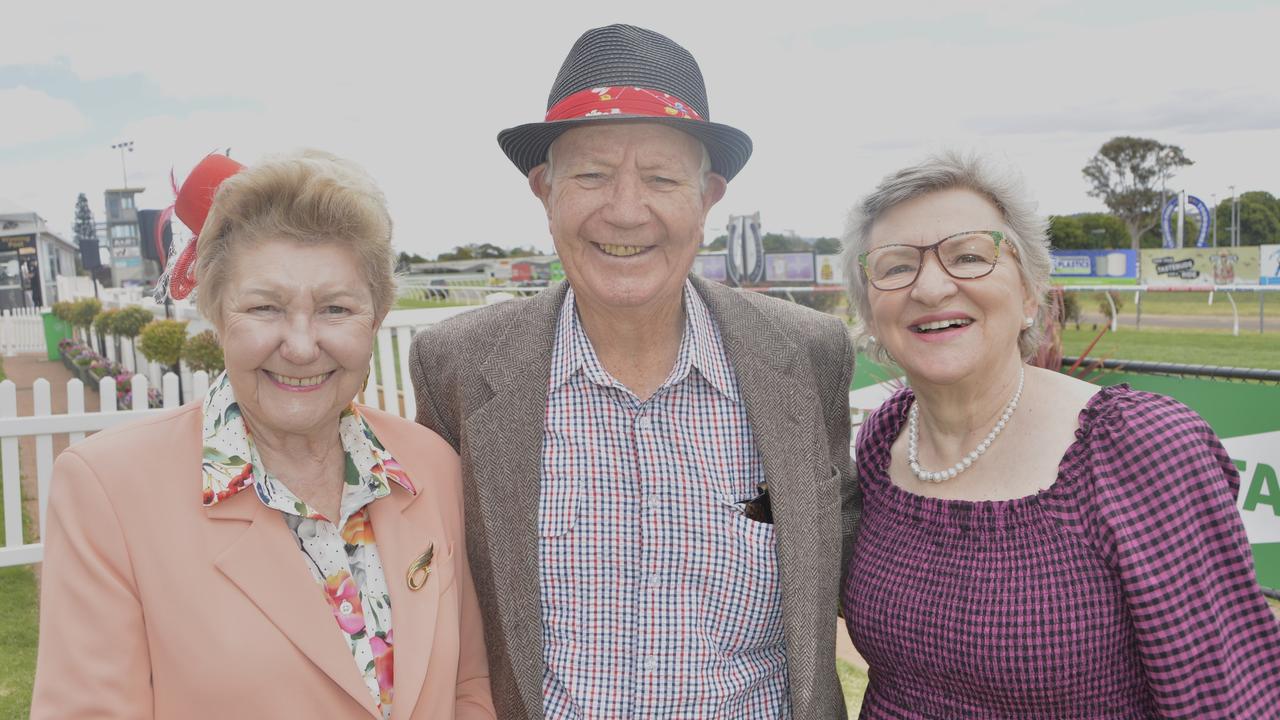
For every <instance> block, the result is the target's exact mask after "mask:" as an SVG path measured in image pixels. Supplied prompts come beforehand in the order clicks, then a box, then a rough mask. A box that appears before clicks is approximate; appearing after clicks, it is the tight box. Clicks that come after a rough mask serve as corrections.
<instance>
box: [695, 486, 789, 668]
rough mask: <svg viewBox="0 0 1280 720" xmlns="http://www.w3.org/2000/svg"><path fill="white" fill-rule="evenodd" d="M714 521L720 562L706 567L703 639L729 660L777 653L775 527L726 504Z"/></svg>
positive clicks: (778, 606)
mask: <svg viewBox="0 0 1280 720" xmlns="http://www.w3.org/2000/svg"><path fill="white" fill-rule="evenodd" d="M716 520H717V522H716V523H715V525H716V527H718V528H719V529H720V532H721V533H722V534H723V538H722V540H721V543H720V544H721V549H720V552H719V553H717V554H718V555H719V556H720V559H719V561H718V562H713V563H711V564H710V565H709V566H708V567H707V574H706V576H705V578H704V583H703V596H702V598H701V600H702V607H704V608H706V612H705V613H704V614H703V616H702V620H703V627H704V630H705V632H706V634H707V636H708V637H709V638H710V639H711V640H712V642H713V643H714V644H715V646H716V647H717V649H718V650H719V651H720V652H721V653H722V654H723V655H725V656H729V657H733V656H739V655H744V654H750V653H753V652H758V651H760V650H764V649H768V648H773V647H780V645H781V643H782V641H783V637H784V632H783V625H782V593H781V588H780V585H779V582H778V552H777V543H778V540H777V535H776V533H775V529H774V526H773V525H772V524H771V523H764V522H759V521H756V520H752V519H751V518H748V517H747V516H745V515H743V514H742V513H741V512H739V511H737V510H736V509H734V508H733V507H732V506H731V505H729V504H727V503H726V504H725V506H724V507H723V510H722V513H717V514H716Z"/></svg>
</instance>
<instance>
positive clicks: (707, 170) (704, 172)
mask: <svg viewBox="0 0 1280 720" xmlns="http://www.w3.org/2000/svg"><path fill="white" fill-rule="evenodd" d="M694 139H695V140H697V138H694ZM554 145H555V143H552V144H551V145H548V146H547V160H546V166H547V170H546V172H545V173H544V174H543V177H545V178H546V179H547V185H548V186H550V185H551V178H552V176H553V174H552V170H553V169H554V167H555V166H554V164H553V161H552V159H551V148H552V146H554ZM698 147H699V148H700V149H701V150H702V162H701V164H700V165H699V166H698V178H699V181H700V182H699V185H698V189H699V190H702V191H704V192H705V191H706V189H707V178H708V177H710V175H711V153H709V152H707V146H706V144H705V143H703V142H702V141H701V140H698Z"/></svg>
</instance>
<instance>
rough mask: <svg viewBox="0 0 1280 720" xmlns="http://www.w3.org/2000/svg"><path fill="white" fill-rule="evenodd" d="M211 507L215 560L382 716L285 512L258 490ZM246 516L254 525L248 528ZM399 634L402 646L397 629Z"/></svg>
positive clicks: (326, 669) (312, 655)
mask: <svg viewBox="0 0 1280 720" xmlns="http://www.w3.org/2000/svg"><path fill="white" fill-rule="evenodd" d="M193 501H194V495H193ZM374 505H377V503H374ZM206 512H207V514H208V516H209V518H210V519H211V520H213V521H215V523H214V525H215V526H216V527H215V528H214V530H215V532H214V535H213V537H214V539H215V545H213V546H211V551H212V552H213V554H214V561H213V563H214V565H215V566H216V567H217V568H218V569H219V570H221V571H222V573H223V574H224V575H226V576H227V578H229V579H230V580H231V582H233V583H235V585H236V587H238V588H240V591H241V592H243V593H244V594H245V595H246V596H248V597H249V599H250V600H252V601H253V603H254V604H255V605H257V607H258V609H259V610H261V611H262V613H263V614H264V615H266V616H267V618H268V619H270V620H271V622H272V623H274V624H275V626H276V627H278V628H279V629H280V632H281V633H283V634H284V635H285V637H287V638H289V641H290V642H291V643H293V645H294V646H295V647H296V648H298V650H299V651H301V652H302V654H303V655H306V656H307V658H308V659H310V660H311V662H313V663H315V665H316V666H317V667H318V668H320V669H321V670H322V671H324V673H325V674H326V675H328V676H329V678H330V679H331V680H333V682H334V683H336V684H337V685H338V686H339V687H341V688H342V689H343V690H344V691H346V693H347V694H348V695H350V696H351V697H352V698H353V699H355V701H356V702H357V703H359V704H360V706H361V707H363V708H364V709H365V710H366V711H368V713H369V714H370V715H371V716H372V717H374V718H378V719H379V720H381V718H382V713H381V712H379V711H378V709H377V706H376V705H374V702H373V697H372V695H370V693H369V690H368V688H366V687H365V684H364V682H363V681H362V680H361V678H360V674H359V673H358V672H357V671H356V666H355V661H354V660H352V659H351V650H350V649H348V648H347V646H346V644H345V643H343V641H342V637H341V635H339V633H338V630H337V627H336V625H335V621H334V619H333V613H332V611H331V610H330V609H329V606H328V604H327V603H326V602H325V600H324V594H323V592H322V591H321V589H320V588H319V587H317V585H316V581H315V579H314V578H312V577H311V573H310V571H308V570H307V566H306V565H305V564H304V563H303V561H302V558H301V557H300V551H299V550H298V543H297V541H296V540H295V539H294V537H293V534H292V533H290V532H289V528H288V526H287V525H285V523H284V520H283V519H282V518H281V517H280V513H279V512H277V511H276V510H273V509H271V508H269V507H267V506H266V505H264V504H262V501H260V500H259V499H258V497H257V494H256V493H254V492H242V493H239V494H237V495H236V496H234V497H231V498H227V499H226V500H223V501H221V502H219V503H218V504H217V505H214V506H213V507H210V508H208V509H207V510H206ZM246 521H247V522H248V523H249V526H248V527H247V528H243V526H244V523H245V522H246ZM241 528H243V529H241ZM375 532H376V526H375ZM378 540H379V542H380V541H381V538H380V537H379V538H378ZM379 549H380V550H381V547H380V548H379ZM390 580H391V577H390V576H388V581H390ZM393 600H394V598H393ZM392 611H393V613H394V611H395V606H394V604H393V605H392ZM393 617H395V616H394V615H393ZM396 639H397V645H398V644H399V643H398V641H399V633H398V631H397V638H396ZM398 652H399V648H397V654H398Z"/></svg>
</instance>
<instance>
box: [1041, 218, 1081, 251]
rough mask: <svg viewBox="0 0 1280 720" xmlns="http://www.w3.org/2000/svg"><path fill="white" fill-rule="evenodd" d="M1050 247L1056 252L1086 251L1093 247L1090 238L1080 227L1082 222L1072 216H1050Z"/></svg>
mask: <svg viewBox="0 0 1280 720" xmlns="http://www.w3.org/2000/svg"><path fill="white" fill-rule="evenodd" d="M1049 245H1050V247H1052V248H1053V249H1054V250H1084V249H1087V248H1090V247H1091V245H1090V244H1089V236H1088V235H1086V234H1085V232H1084V229H1083V228H1081V227H1080V221H1079V220H1077V219H1075V218H1073V217H1071V216H1070V215H1050V216H1049Z"/></svg>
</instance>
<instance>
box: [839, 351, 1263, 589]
mask: <svg viewBox="0 0 1280 720" xmlns="http://www.w3.org/2000/svg"><path fill="white" fill-rule="evenodd" d="M1096 382H1097V384H1099V385H1117V384H1119V383H1129V385H1131V386H1132V387H1133V388H1134V389H1135V390H1146V391H1147V392H1154V393H1160V394H1162V395H1168V396H1170V397H1172V398H1175V399H1177V400H1178V401H1179V402H1182V403H1183V404H1185V405H1187V406H1188V407H1190V408H1191V409H1192V410H1195V411H1196V412H1198V413H1200V416H1201V417H1203V418H1204V419H1205V421H1207V422H1208V423H1209V425H1210V426H1211V427H1212V428H1213V430H1214V432H1216V433H1217V434H1218V437H1220V438H1222V444H1223V446H1224V447H1226V449H1227V453H1228V454H1230V455H1231V459H1232V461H1233V462H1234V463H1235V465H1236V468H1237V469H1238V470H1239V471H1240V495H1239V497H1237V498H1236V507H1237V508H1238V509H1239V510H1240V517H1241V519H1242V520H1243V522H1244V527H1245V532H1247V533H1248V535H1249V543H1250V545H1251V547H1252V548H1253V560H1254V567H1255V569H1256V570H1257V573H1258V582H1259V584H1261V585H1262V586H1263V587H1266V588H1271V589H1273V590H1280V385H1268V384H1259V383H1243V382H1228V381H1225V380H1202V379H1193V378H1179V377H1171V376H1167V375H1145V374H1139V373H1123V372H1108V373H1104V374H1103V375H1101V376H1100V377H1098V378H1097V379H1096ZM901 385H902V379H901V378H899V377H898V373H897V372H896V371H895V370H890V369H888V368H884V367H881V366H879V365H876V364H874V363H872V362H870V361H868V360H867V359H866V358H864V357H862V356H859V357H858V364H857V367H856V371H855V372H854V377H853V383H852V388H851V392H850V393H849V405H850V407H851V408H852V409H853V410H854V412H855V414H856V413H857V411H859V410H861V411H864V412H870V411H871V410H874V409H875V408H876V407H878V406H879V405H880V403H881V402H883V401H884V399H885V398H887V397H888V396H889V395H890V394H892V393H893V391H894V390H896V389H897V388H898V387H901Z"/></svg>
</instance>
